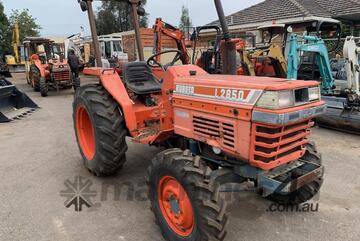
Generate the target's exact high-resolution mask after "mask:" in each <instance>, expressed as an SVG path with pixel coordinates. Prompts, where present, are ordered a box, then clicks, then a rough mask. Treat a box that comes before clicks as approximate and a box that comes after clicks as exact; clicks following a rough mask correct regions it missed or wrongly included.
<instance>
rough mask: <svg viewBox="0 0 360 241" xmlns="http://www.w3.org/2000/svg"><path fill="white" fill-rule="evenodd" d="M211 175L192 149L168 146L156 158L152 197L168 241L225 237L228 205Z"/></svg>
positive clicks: (150, 182) (150, 176) (206, 240)
mask: <svg viewBox="0 0 360 241" xmlns="http://www.w3.org/2000/svg"><path fill="white" fill-rule="evenodd" d="M212 174H214V173H212V171H211V169H210V168H209V167H208V166H207V165H206V163H205V162H204V161H202V160H201V159H200V157H199V156H196V157H193V156H192V154H191V152H190V151H189V150H185V151H183V150H181V149H168V150H165V151H163V152H161V153H160V154H158V155H157V156H156V157H155V158H154V159H153V161H152V164H151V166H150V167H149V169H148V180H147V183H148V186H149V198H150V201H151V209H152V211H153V212H154V215H155V218H156V221H157V223H158V225H159V226H160V229H161V231H162V235H163V236H164V238H165V240H167V241H210V240H224V238H225V236H226V226H227V223H228V222H227V221H228V218H227V214H226V204H225V202H224V201H223V200H222V199H221V198H220V196H219V188H220V185H219V183H218V182H216V181H210V179H211V178H210V177H211V175H212ZM215 179H216V178H215ZM215 179H211V180H215Z"/></svg>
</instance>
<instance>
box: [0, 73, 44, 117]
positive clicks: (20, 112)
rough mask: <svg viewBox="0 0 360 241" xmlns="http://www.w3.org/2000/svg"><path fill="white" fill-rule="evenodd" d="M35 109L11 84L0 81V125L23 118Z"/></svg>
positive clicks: (27, 98)
mask: <svg viewBox="0 0 360 241" xmlns="http://www.w3.org/2000/svg"><path fill="white" fill-rule="evenodd" d="M37 108H39V106H38V105H37V104H35V103H34V102H33V101H32V100H31V99H30V98H29V97H28V96H27V95H26V94H24V93H22V92H21V91H19V90H18V89H17V88H16V87H15V86H14V85H13V84H11V82H9V81H7V80H5V79H4V78H2V79H0V123H3V122H10V121H12V120H15V119H19V118H22V117H25V116H26V115H27V114H29V113H31V112H33V111H35V109H37Z"/></svg>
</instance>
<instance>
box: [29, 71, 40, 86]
mask: <svg viewBox="0 0 360 241" xmlns="http://www.w3.org/2000/svg"><path fill="white" fill-rule="evenodd" d="M29 77H30V84H31V86H32V87H33V89H34V91H36V92H38V91H40V71H39V70H38V68H37V67H36V66H35V65H32V66H31V67H30V76H29Z"/></svg>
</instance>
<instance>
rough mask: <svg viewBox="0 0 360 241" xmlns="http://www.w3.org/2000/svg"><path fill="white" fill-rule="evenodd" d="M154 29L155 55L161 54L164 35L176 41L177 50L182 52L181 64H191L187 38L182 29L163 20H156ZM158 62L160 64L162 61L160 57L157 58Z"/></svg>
mask: <svg viewBox="0 0 360 241" xmlns="http://www.w3.org/2000/svg"><path fill="white" fill-rule="evenodd" d="M153 29H154V53H160V52H161V50H162V49H161V46H162V35H165V36H168V37H170V38H172V39H173V40H175V42H176V45H177V48H178V50H179V51H180V52H181V57H180V60H181V62H182V63H183V64H190V57H189V55H188V53H187V49H186V44H185V36H184V33H183V32H182V31H181V30H180V29H178V28H176V27H174V26H172V25H170V24H168V23H165V22H164V21H162V19H161V18H157V19H156V21H155V25H154V27H153ZM156 61H158V62H160V61H161V56H160V55H158V56H157V57H156Z"/></svg>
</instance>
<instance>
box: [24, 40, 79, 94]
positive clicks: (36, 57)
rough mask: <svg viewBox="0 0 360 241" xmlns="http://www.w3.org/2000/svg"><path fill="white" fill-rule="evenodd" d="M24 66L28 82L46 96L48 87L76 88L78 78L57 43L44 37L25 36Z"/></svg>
mask: <svg viewBox="0 0 360 241" xmlns="http://www.w3.org/2000/svg"><path fill="white" fill-rule="evenodd" d="M24 46H25V68H26V77H27V80H28V84H30V85H31V86H32V87H33V88H34V90H35V91H40V93H41V96H43V97H46V96H47V95H48V91H49V89H50V88H53V89H56V90H59V89H71V88H72V87H74V89H77V88H78V87H80V79H79V78H74V77H73V76H72V74H71V70H70V66H69V65H68V63H67V59H65V58H64V55H63V51H62V49H61V46H60V45H59V44H55V43H54V41H52V40H50V39H45V38H26V39H25V40H24Z"/></svg>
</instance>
